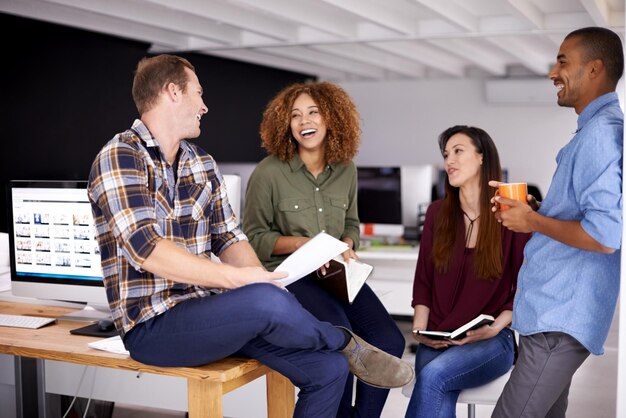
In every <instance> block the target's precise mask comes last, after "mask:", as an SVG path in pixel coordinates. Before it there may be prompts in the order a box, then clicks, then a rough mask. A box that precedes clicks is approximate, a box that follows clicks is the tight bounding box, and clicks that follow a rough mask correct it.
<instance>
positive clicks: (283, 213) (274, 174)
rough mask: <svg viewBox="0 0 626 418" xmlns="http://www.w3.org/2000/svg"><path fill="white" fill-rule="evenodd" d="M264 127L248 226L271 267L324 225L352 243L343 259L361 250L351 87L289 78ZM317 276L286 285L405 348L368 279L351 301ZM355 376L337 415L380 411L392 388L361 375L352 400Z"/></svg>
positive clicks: (390, 345)
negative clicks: (336, 295) (294, 81)
mask: <svg viewBox="0 0 626 418" xmlns="http://www.w3.org/2000/svg"><path fill="white" fill-rule="evenodd" d="M260 133H261V140H262V145H263V147H264V148H265V149H266V150H267V151H268V153H269V156H268V157H266V158H265V159H264V160H263V161H261V162H260V163H259V164H258V165H257V167H256V168H255V170H254V172H253V173H252V175H251V176H250V179H249V181H248V187H247V191H246V199H245V209H244V230H245V232H246V234H247V235H248V238H249V240H250V244H252V247H253V248H254V249H255V251H256V253H257V255H258V256H259V258H260V259H261V261H262V262H263V263H264V265H265V267H266V268H267V269H268V270H274V269H275V268H276V266H278V265H279V264H280V263H281V262H282V261H283V260H284V259H285V258H286V257H287V256H288V255H289V254H291V253H292V252H294V251H295V250H296V249H298V248H299V247H300V246H301V245H302V244H304V243H305V242H307V241H308V240H309V239H311V237H313V236H315V235H316V234H318V233H319V232H326V233H328V234H330V235H332V236H334V237H335V238H337V239H341V240H342V241H344V242H345V243H347V244H348V247H349V249H348V250H346V251H345V252H344V253H343V258H344V259H345V260H348V259H350V258H357V256H356V253H355V251H356V249H357V248H358V245H359V218H358V214H357V195H356V191H357V184H356V183H357V175H356V174H357V172H356V167H355V165H354V163H353V162H352V158H353V157H354V155H355V154H356V152H357V150H358V147H359V141H360V134H361V129H360V123H359V114H358V112H357V110H356V107H355V105H354V103H353V102H352V100H351V98H350V97H349V96H348V94H347V93H346V92H345V91H344V90H343V89H342V88H340V87H339V86H337V85H335V84H332V83H328V82H316V83H302V84H293V85H291V86H288V87H287V88H285V89H283V90H282V91H280V92H279V93H278V94H277V95H276V97H274V98H273V99H272V100H271V101H270V103H269V104H268V105H267V108H266V110H265V112H264V114H263V121H262V122H261V130H260ZM320 268H321V269H322V270H323V266H320ZM315 276H316V272H315V273H312V274H311V275H309V276H307V277H304V278H302V279H300V280H298V281H297V282H295V283H292V284H291V285H289V286H288V287H287V288H288V290H289V291H290V292H292V293H293V294H294V295H295V296H296V298H298V300H299V301H300V303H301V304H302V305H303V306H304V307H305V308H306V309H307V310H309V311H310V312H311V313H312V314H313V315H314V316H315V317H317V318H318V319H320V320H323V321H327V322H330V323H332V324H334V325H341V326H344V327H346V328H349V329H352V330H353V331H355V332H356V333H358V334H359V335H361V336H362V337H363V338H364V339H365V340H367V341H368V342H369V343H371V344H374V345H376V346H377V347H379V348H381V349H382V350H384V351H386V352H388V353H390V354H392V355H395V356H397V357H400V356H401V355H402V353H403V351H404V347H405V340H404V337H403V335H402V333H401V332H400V330H399V329H398V327H397V325H396V323H395V322H394V320H393V319H392V318H391V317H390V315H389V314H388V313H387V311H386V310H385V307H384V306H383V305H382V303H381V302H380V300H379V299H378V297H376V295H375V294H374V292H373V291H372V290H371V289H370V288H369V287H368V286H367V284H365V285H364V286H363V287H362V288H361V290H360V292H359V293H358V295H357V296H356V298H355V299H354V301H353V303H352V304H347V303H343V302H340V301H339V300H338V299H335V298H334V297H333V296H331V295H330V294H329V293H327V292H326V291H325V290H323V289H322V288H321V287H319V286H318V285H317V284H316V283H315ZM352 380H353V379H352V378H349V379H348V381H347V382H346V386H345V391H344V395H343V398H342V402H341V405H340V408H339V412H338V414H337V416H338V417H346V418H347V417H379V416H380V414H381V411H382V409H383V406H384V404H385V401H386V399H387V395H388V394H389V390H388V389H379V388H375V387H372V386H368V385H366V384H364V383H363V382H360V381H359V382H358V383H357V390H356V398H355V402H354V406H352V387H353V382H352Z"/></svg>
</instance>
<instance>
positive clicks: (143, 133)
mask: <svg viewBox="0 0 626 418" xmlns="http://www.w3.org/2000/svg"><path fill="white" fill-rule="evenodd" d="M131 129H132V130H133V131H134V132H135V133H136V134H137V135H138V136H139V139H141V140H142V141H143V142H144V143H145V144H146V147H148V148H159V141H157V140H156V138H154V137H153V136H152V134H151V133H150V130H149V129H148V127H147V126H146V125H145V124H144V123H143V122H142V121H141V119H135V121H134V122H133V126H132V128H131ZM180 148H181V149H182V151H183V152H182V155H181V161H182V159H183V158H184V156H185V155H186V154H188V152H189V148H190V145H189V144H188V143H187V141H180Z"/></svg>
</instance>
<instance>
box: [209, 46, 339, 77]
mask: <svg viewBox="0 0 626 418" xmlns="http://www.w3.org/2000/svg"><path fill="white" fill-rule="evenodd" d="M208 55H215V56H218V57H222V58H228V59H233V60H237V61H244V62H250V63H253V64H257V65H264V66H266V67H271V68H279V69H282V70H288V71H295V72H298V73H304V74H310V75H311V76H313V77H320V78H324V79H327V80H344V79H346V78H349V74H348V73H345V72H343V71H338V70H335V69H331V68H328V67H326V66H322V65H316V64H311V63H308V62H302V61H300V60H293V59H289V58H286V57H281V56H277V55H270V54H266V53H264V52H258V51H254V50H250V49H234V50H227V51H210V52H209V53H208Z"/></svg>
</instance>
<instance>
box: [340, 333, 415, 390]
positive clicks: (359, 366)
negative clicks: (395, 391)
mask: <svg viewBox="0 0 626 418" xmlns="http://www.w3.org/2000/svg"><path fill="white" fill-rule="evenodd" d="M337 328H341V329H344V330H346V331H348V333H350V335H352V339H350V342H349V343H348V345H347V346H346V347H345V348H344V349H343V350H341V353H342V354H343V355H344V356H346V358H347V359H348V364H349V365H350V371H351V372H352V374H353V375H355V376H356V377H357V378H358V379H359V380H360V381H362V382H364V383H367V384H368V385H370V386H375V387H378V388H398V387H402V386H404V385H406V384H408V383H410V382H411V381H412V380H413V377H414V376H415V372H414V371H413V367H412V366H411V365H410V364H408V363H406V362H404V361H402V360H400V359H399V358H397V357H395V356H392V355H391V354H388V353H385V352H384V351H382V350H381V349H379V348H376V347H374V346H373V345H371V344H369V343H367V342H366V341H365V340H364V339H363V338H361V337H359V336H358V335H355V334H354V333H353V332H352V331H350V330H349V329H347V328H344V327H337Z"/></svg>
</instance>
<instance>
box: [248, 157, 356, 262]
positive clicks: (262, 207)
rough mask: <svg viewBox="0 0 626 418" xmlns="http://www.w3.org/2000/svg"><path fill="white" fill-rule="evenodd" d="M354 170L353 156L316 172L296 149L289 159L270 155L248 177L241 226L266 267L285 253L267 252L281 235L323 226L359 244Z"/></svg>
mask: <svg viewBox="0 0 626 418" xmlns="http://www.w3.org/2000/svg"><path fill="white" fill-rule="evenodd" d="M356 194H357V172H356V166H355V165H354V163H353V162H349V163H347V164H335V165H328V166H326V168H325V169H324V171H323V172H322V173H321V174H319V175H318V176H317V178H315V177H313V175H312V174H311V173H310V172H309V170H307V168H306V166H305V165H304V163H303V162H302V160H301V159H300V156H298V155H297V154H296V156H294V158H293V159H292V160H291V161H288V162H286V161H281V160H279V159H278V158H276V157H275V156H273V155H270V156H269V157H266V158H265V159H263V161H261V162H260V163H259V164H258V165H257V166H256V168H255V169H254V171H253V172H252V175H251V176H250V179H249V180H248V187H247V190H246V198H245V208H244V216H243V223H244V232H245V233H246V235H247V236H248V240H249V241H250V244H251V245H252V247H253V248H254V250H255V251H256V253H257V255H258V257H259V259H260V260H261V262H262V263H263V264H264V265H265V267H266V268H267V269H268V270H270V271H273V270H274V269H275V268H276V267H277V266H278V265H279V264H280V263H281V262H282V261H283V260H284V259H285V258H287V254H283V255H272V251H273V249H274V245H275V244H276V240H278V238H279V237H280V236H296V237H313V236H315V235H316V234H318V233H319V232H326V233H327V234H329V235H332V236H333V237H335V238H337V239H342V238H344V237H350V238H351V239H352V241H353V242H354V249H355V250H356V249H357V248H358V245H359V216H358V213H357V198H356Z"/></svg>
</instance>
